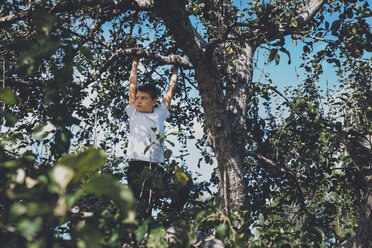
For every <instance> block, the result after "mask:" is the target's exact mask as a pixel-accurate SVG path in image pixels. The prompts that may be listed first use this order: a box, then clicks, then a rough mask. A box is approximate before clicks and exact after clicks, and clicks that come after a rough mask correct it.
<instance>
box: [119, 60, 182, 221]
mask: <svg viewBox="0 0 372 248" xmlns="http://www.w3.org/2000/svg"><path fill="white" fill-rule="evenodd" d="M178 58H179V56H178V55H173V56H172V59H173V60H177V59H178ZM138 62H139V57H138V56H134V57H133V61H132V68H131V73H130V78H129V105H128V106H127V107H126V109H125V111H126V112H127V114H128V117H129V129H130V132H129V137H128V141H129V143H128V149H127V158H128V160H129V167H128V174H127V180H128V185H129V187H130V188H131V189H132V191H133V194H134V196H135V198H136V199H137V206H138V209H137V212H138V214H139V217H140V218H141V217H142V218H146V217H149V216H151V210H152V208H151V201H152V199H151V190H150V189H149V188H150V187H149V185H147V184H149V183H148V182H147V183H146V181H145V180H142V177H141V174H142V171H143V170H144V169H145V168H148V169H150V170H151V171H156V170H157V166H158V163H163V162H164V145H163V144H162V143H161V142H160V141H159V139H158V137H159V135H161V134H162V133H163V132H164V122H165V120H166V119H167V118H168V116H169V112H168V107H169V105H170V102H171V99H172V97H173V95H174V91H175V88H176V85H177V72H178V66H177V65H174V66H173V69H172V75H171V77H170V80H169V86H168V89H167V91H166V92H165V94H164V97H163V101H162V102H160V103H158V99H157V98H158V94H159V93H158V89H157V88H156V87H155V86H154V85H152V84H148V83H145V84H141V85H139V86H137V67H138Z"/></svg>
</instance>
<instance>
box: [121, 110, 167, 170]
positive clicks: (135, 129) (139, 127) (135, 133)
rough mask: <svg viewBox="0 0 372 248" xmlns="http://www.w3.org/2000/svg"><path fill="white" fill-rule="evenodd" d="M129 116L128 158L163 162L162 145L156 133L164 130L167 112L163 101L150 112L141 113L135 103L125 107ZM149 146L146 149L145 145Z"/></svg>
mask: <svg viewBox="0 0 372 248" xmlns="http://www.w3.org/2000/svg"><path fill="white" fill-rule="evenodd" d="M125 111H126V112H127V114H128V116H129V130H130V132H129V137H128V141H129V143H128V150H127V158H128V159H138V160H142V161H147V162H154V163H162V162H164V147H163V144H160V142H159V140H158V139H157V138H156V135H157V134H159V135H161V134H162V133H163V132H164V121H165V120H166V119H167V118H168V116H169V112H168V109H167V107H166V106H165V105H164V103H160V104H159V106H157V107H155V108H154V109H153V112H152V113H142V112H139V111H137V110H136V106H135V104H132V105H130V106H127V107H126V108H125ZM149 145H151V146H150V148H149V149H148V150H147V151H146V153H145V149H146V147H148V146H149Z"/></svg>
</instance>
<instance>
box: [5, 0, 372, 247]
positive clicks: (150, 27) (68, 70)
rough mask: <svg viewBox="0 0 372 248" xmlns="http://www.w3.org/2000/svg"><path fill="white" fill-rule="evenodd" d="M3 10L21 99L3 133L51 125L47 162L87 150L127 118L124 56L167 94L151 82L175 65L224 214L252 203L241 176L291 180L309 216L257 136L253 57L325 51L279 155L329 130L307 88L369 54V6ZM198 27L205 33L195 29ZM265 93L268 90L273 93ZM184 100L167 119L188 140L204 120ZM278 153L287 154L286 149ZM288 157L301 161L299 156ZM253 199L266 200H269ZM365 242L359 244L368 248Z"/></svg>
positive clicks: (165, 1)
mask: <svg viewBox="0 0 372 248" xmlns="http://www.w3.org/2000/svg"><path fill="white" fill-rule="evenodd" d="M1 10H2V13H3V14H2V17H1V18H0V27H1V28H2V31H1V32H2V36H3V38H2V43H1V46H2V49H1V50H2V51H4V52H3V53H2V61H3V62H2V65H3V73H2V75H3V82H4V85H6V86H9V87H11V88H12V89H13V90H14V91H15V92H16V93H17V95H18V97H19V98H20V99H21V101H19V104H18V105H17V106H13V107H12V108H8V107H7V106H4V111H3V116H4V118H5V119H6V121H7V123H6V125H9V126H12V125H14V124H15V123H16V122H17V119H18V120H22V119H23V120H24V121H25V122H28V123H27V124H25V126H23V127H25V128H26V129H28V130H26V131H27V132H30V130H32V128H33V127H34V126H35V125H37V124H45V121H46V120H49V121H50V122H51V123H52V124H53V125H55V126H56V127H57V128H56V130H55V136H54V140H52V141H51V142H50V143H48V150H49V151H50V152H51V156H49V157H48V159H52V160H53V161H56V160H57V159H58V158H60V157H61V156H62V154H63V153H64V152H66V151H68V150H69V147H70V145H71V141H72V139H71V138H72V137H73V136H75V135H76V136H77V137H80V138H78V139H77V141H76V140H75V141H73V142H85V143H92V140H89V138H88V139H87V137H89V136H90V135H92V134H93V133H94V126H95V125H94V123H95V122H98V123H99V124H100V125H101V126H103V127H105V128H106V129H108V130H110V131H112V133H115V131H116V132H117V131H118V130H123V127H122V126H121V123H123V121H124V120H125V119H124V117H123V116H121V113H122V112H123V109H124V106H125V104H124V102H123V101H122V100H121V99H122V98H125V97H123V96H125V95H127V89H126V88H125V87H124V86H123V84H121V82H122V81H123V80H125V79H127V78H128V73H127V72H129V70H128V64H129V63H128V61H130V56H131V55H134V54H136V55H139V56H141V57H143V58H145V60H144V62H143V63H144V65H145V67H146V68H151V69H146V71H145V73H144V74H143V79H145V78H146V79H147V80H154V81H155V82H157V84H158V85H159V87H162V86H163V84H162V83H161V81H162V76H159V77H158V78H153V79H150V78H151V75H153V74H155V73H156V69H155V68H156V67H157V66H159V65H163V64H171V63H177V64H179V65H180V66H182V67H183V68H184V70H188V72H185V73H184V74H183V76H182V78H183V79H184V80H185V81H187V80H190V81H189V82H190V85H192V86H195V85H196V84H197V90H198V92H199V94H200V98H201V106H202V107H203V112H204V127H205V133H206V134H207V139H206V143H207V144H208V145H209V146H211V147H212V149H213V152H214V155H215V157H216V160H217V164H218V185H219V189H218V202H219V206H220V207H221V208H222V209H223V210H224V213H226V214H232V213H235V212H236V211H238V210H247V208H248V209H249V208H250V207H249V206H250V205H254V204H252V201H253V200H252V199H250V198H249V196H250V195H251V187H249V186H248V185H249V181H248V180H249V179H250V174H249V173H251V172H252V171H255V170H257V171H258V172H260V173H264V172H265V173H266V174H265V173H264V174H262V175H265V176H268V178H270V180H272V181H268V183H267V184H265V185H267V187H270V183H273V182H274V181H275V182H277V181H281V180H283V178H286V179H287V180H289V181H290V182H291V183H290V185H292V186H293V185H294V186H295V188H296V187H297V191H298V193H299V195H298V196H299V197H298V198H297V199H291V200H293V201H294V202H296V203H299V204H300V206H302V207H303V210H304V211H305V212H306V211H308V210H309V209H307V208H306V207H304V206H305V205H306V201H305V198H304V197H303V195H304V194H306V193H304V192H302V196H301V190H302V188H301V187H302V186H303V185H302V184H301V182H298V179H297V178H296V176H294V174H293V170H295V168H294V166H292V167H291V164H290V163H289V160H284V159H283V160H280V159H279V156H274V153H273V150H272V149H273V148H275V147H272V146H270V145H268V142H269V141H270V139H269V138H266V137H265V135H269V134H270V133H269V132H268V131H266V130H265V129H264V125H265V122H264V121H263V120H262V119H260V118H258V110H259V104H258V102H257V101H258V97H259V96H263V97H269V96H268V95H267V94H268V93H267V92H268V89H269V88H270V87H271V86H267V85H260V84H258V83H256V82H253V73H254V69H255V63H254V62H255V60H254V57H255V54H256V53H257V49H259V48H263V49H268V51H269V53H268V61H275V63H276V64H278V63H279V62H280V55H281V54H282V53H283V54H286V55H287V56H288V58H289V61H291V55H290V53H289V52H288V50H287V49H286V48H285V47H286V42H287V41H288V39H286V37H289V36H290V38H291V39H292V41H293V43H297V42H299V41H302V42H303V43H304V49H303V50H304V59H306V58H307V56H309V55H310V54H311V52H312V51H313V49H314V46H315V44H317V43H318V42H324V43H325V44H326V47H325V48H324V49H322V50H320V51H319V52H317V54H315V55H314V56H313V57H312V58H311V59H310V60H309V61H310V62H311V65H309V64H305V65H304V69H305V70H306V71H307V72H308V73H309V77H308V81H306V84H305V86H304V89H305V90H307V92H308V94H309V97H308V98H306V99H305V100H304V99H302V95H301V96H299V97H298V98H296V99H294V100H293V101H290V103H291V104H292V105H290V104H288V106H289V108H292V110H293V111H300V112H301V113H303V112H304V111H305V112H307V114H308V116H309V117H306V118H303V119H301V118H297V117H293V116H292V117H293V118H292V119H288V120H286V121H287V122H288V123H290V124H291V125H293V126H292V127H293V135H291V136H290V137H289V139H288V142H289V143H285V142H284V143H283V147H282V151H285V150H286V149H291V148H293V144H301V143H303V138H304V137H301V135H300V134H299V133H298V132H296V127H298V126H301V125H305V126H304V127H306V125H309V123H310V124H316V125H319V126H320V127H322V128H323V127H324V126H325V125H326V124H325V123H326V122H327V121H325V120H322V119H316V123H312V122H311V118H313V117H314V118H315V117H316V116H317V115H316V111H315V110H314V111H315V112H313V111H312V110H311V108H312V107H310V106H313V105H314V106H315V107H317V105H316V104H317V103H316V102H317V100H316V97H314V96H315V95H316V91H311V90H312V83H311V80H313V81H316V80H317V79H318V75H319V74H320V73H321V72H322V64H321V63H322V62H323V61H327V62H329V63H333V64H335V65H336V66H341V63H342V62H343V61H342V58H343V60H348V58H351V57H354V58H357V59H358V58H361V57H362V56H363V54H364V52H365V51H366V50H367V51H370V29H369V26H368V24H367V23H366V18H367V17H368V16H369V15H370V10H369V6H368V1H328V2H327V1H322V0H309V1H269V2H267V1H248V2H247V6H246V8H244V9H239V8H237V7H236V5H235V3H234V2H233V1H197V0H195V1H188V2H186V1H181V0H177V1H170V0H158V1H151V0H148V1H146V0H143V1H142V0H141V1H140V0H137V1H135V0H133V1H123V2H118V1H96V0H87V1H80V2H79V1H78V2H74V1H59V2H58V3H55V2H49V1H39V2H37V3H32V4H29V5H28V4H26V3H25V2H24V1H18V2H17V4H16V3H14V2H13V3H10V2H6V3H5V4H4V5H3V6H2V7H1ZM331 14H333V15H336V14H337V15H338V17H337V18H335V20H333V21H332V23H330V21H328V20H326V18H325V16H326V15H331ZM190 17H193V21H191V19H190ZM199 23H200V24H199ZM107 24H108V26H106V25H107ZM198 28H200V29H201V30H202V31H201V32H198V31H197V30H198ZM107 29H108V30H109V34H107V35H109V37H110V40H109V43H107V35H106V37H105V36H104V35H103V33H104V32H105V31H106V30H107ZM138 45H143V50H142V51H141V52H138V51H137V50H136V49H133V48H134V47H136V46H138ZM5 48H6V49H5ZM172 53H179V54H181V55H183V58H182V59H179V60H177V61H173V60H171V59H170V57H169V56H168V55H170V54H172ZM340 55H342V56H344V57H342V56H340ZM164 70H165V72H166V69H164ZM186 73H187V74H186ZM66 75H68V77H66ZM19 76H21V77H19ZM79 76H83V77H81V79H80V78H79ZM93 83H94V84H93ZM90 87H91V88H94V89H95V90H96V91H97V92H98V97H97V98H96V102H95V104H94V106H95V107H94V108H92V107H91V108H86V107H84V106H83V105H82V104H81V101H82V99H84V97H85V96H86V95H87V89H90ZM271 88H272V90H276V89H275V86H274V87H271ZM189 91H190V87H187V86H186V84H184V85H182V87H180V88H179V89H178V92H177V96H178V97H179V99H180V101H183V103H185V104H189V105H187V107H185V106H183V105H179V106H177V107H175V108H174V109H173V111H174V113H182V112H186V111H187V113H189V115H188V116H187V115H185V116H183V117H178V118H176V115H173V117H172V123H174V124H175V125H178V126H179V127H180V128H181V130H183V131H185V133H188V132H189V131H190V124H189V123H190V121H191V120H192V119H193V118H194V117H197V118H201V115H200V112H198V110H197V108H198V105H196V104H197V103H198V100H197V99H193V98H191V99H190V98H189V97H188V92H189ZM10 95H11V94H10ZM311 97H314V98H311ZM9 103H12V101H10V102H9ZM92 106H93V105H92ZM190 106H191V107H190ZM188 108H190V109H188ZM107 109H110V110H111V111H110V113H112V116H113V117H114V121H113V123H106V124H105V120H106V119H107V111H105V110H107ZM30 110H31V112H34V113H37V115H38V116H39V119H38V120H40V121H34V122H33V121H28V120H25V119H27V118H26V117H27V115H28V113H29V112H30ZM300 112H299V113H300ZM95 113H97V114H95ZM314 113H315V114H314ZM76 116H79V118H80V119H84V121H85V123H86V125H82V124H80V122H79V118H77V117H76ZM294 116H296V115H294ZM290 118H291V117H290ZM322 121H324V123H321V122H322ZM73 125H81V126H82V128H81V129H80V130H79V131H77V132H78V133H77V134H74V133H73V132H72V129H71V127H72V126H73ZM327 125H328V124H327ZM274 127H275V126H273V130H274ZM20 129H21V128H19V130H20ZM124 130H125V129H124ZM303 130H305V128H304V129H303ZM264 131H266V133H265V132H264ZM278 131H280V128H279V130H276V131H275V130H274V131H273V133H272V135H273V136H270V138H273V140H274V141H275V135H278V133H279V132H278ZM120 133H121V134H124V131H121V132H120ZM312 134H313V135H314V136H313V137H312V138H313V139H316V140H317V139H320V137H323V136H324V135H326V136H327V135H328V134H329V130H326V129H324V130H322V131H319V130H315V129H314V130H312ZM270 135H271V134H270ZM329 135H330V134H329ZM294 137H296V138H294ZM322 139H324V143H327V142H334V143H336V142H337V139H335V140H331V141H330V140H328V139H326V138H324V137H323V138H322ZM110 140H112V142H109V141H110ZM115 140H125V139H124V138H122V137H117V135H112V134H111V136H110V135H109V136H108V137H107V139H106V142H105V143H104V144H102V146H103V147H104V148H105V149H106V150H110V151H111V155H113V156H114V155H115V148H117V147H115V144H116V143H117V142H116V141H115ZM276 140H278V139H276ZM274 141H273V142H274ZM35 142H39V143H40V141H35ZM315 143H316V142H315ZM315 143H314V144H313V145H318V144H315ZM286 144H289V145H288V146H287V147H285V145H286ZM327 144H328V143H327ZM319 147H321V146H320V145H319ZM307 148H308V149H309V147H307ZM335 149H336V148H335ZM337 149H339V148H338V147H337ZM340 149H341V148H340ZM296 151H298V152H301V149H298V150H296ZM264 152H266V153H267V154H271V155H270V156H271V157H270V156H268V155H266V154H265V153H264ZM324 156H326V157H325V158H324V159H325V160H327V159H332V156H333V153H330V154H324ZM294 159H298V160H299V158H298V156H297V157H296V156H294ZM314 159H315V155H314ZM300 162H303V164H306V166H305V167H304V168H306V169H311V163H310V161H300V160H299V163H300ZM252 164H254V166H253V165H252ZM265 165H271V166H272V168H274V171H276V173H279V174H274V175H273V170H272V169H269V170H265V169H264V168H263V166H265ZM326 166H328V164H326ZM306 171H307V170H306ZM310 171H311V170H310ZM314 175H315V176H318V174H314ZM257 179H259V176H258V177H257V178H256V180H257ZM274 179H275V180H274ZM320 181H322V180H320ZM322 182H323V181H322ZM296 185H297V186H296ZM367 185H370V182H369V181H367ZM309 188H310V187H309ZM367 188H368V187H367ZM269 191H270V190H268V191H267V192H269ZM368 194H370V193H368V191H367V195H368ZM296 195H297V194H296ZM314 199H316V197H315V198H314ZM259 200H260V201H261V203H262V201H264V200H265V199H263V198H262V199H259ZM287 200H288V199H287ZM261 205H262V204H261ZM358 235H359V234H358V233H357V236H356V237H359V236H358ZM366 240H367V241H363V242H371V241H370V240H369V241H368V238H366ZM358 242H359V243H360V242H362V241H358Z"/></svg>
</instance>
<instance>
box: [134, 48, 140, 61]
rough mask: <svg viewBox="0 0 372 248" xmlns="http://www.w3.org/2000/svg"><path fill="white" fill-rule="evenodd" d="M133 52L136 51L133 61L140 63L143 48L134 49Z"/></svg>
mask: <svg viewBox="0 0 372 248" xmlns="http://www.w3.org/2000/svg"><path fill="white" fill-rule="evenodd" d="M133 50H134V55H133V60H134V61H136V62H138V61H139V59H140V57H139V54H140V53H141V52H142V47H133Z"/></svg>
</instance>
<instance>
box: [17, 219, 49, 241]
mask: <svg viewBox="0 0 372 248" xmlns="http://www.w3.org/2000/svg"><path fill="white" fill-rule="evenodd" d="M42 224H43V219H42V218H41V217H37V218H33V219H23V220H21V221H20V222H18V224H17V229H18V230H19V231H20V232H21V233H22V235H23V236H24V237H26V238H32V236H34V235H36V234H37V233H38V232H39V231H40V229H41V227H42Z"/></svg>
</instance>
